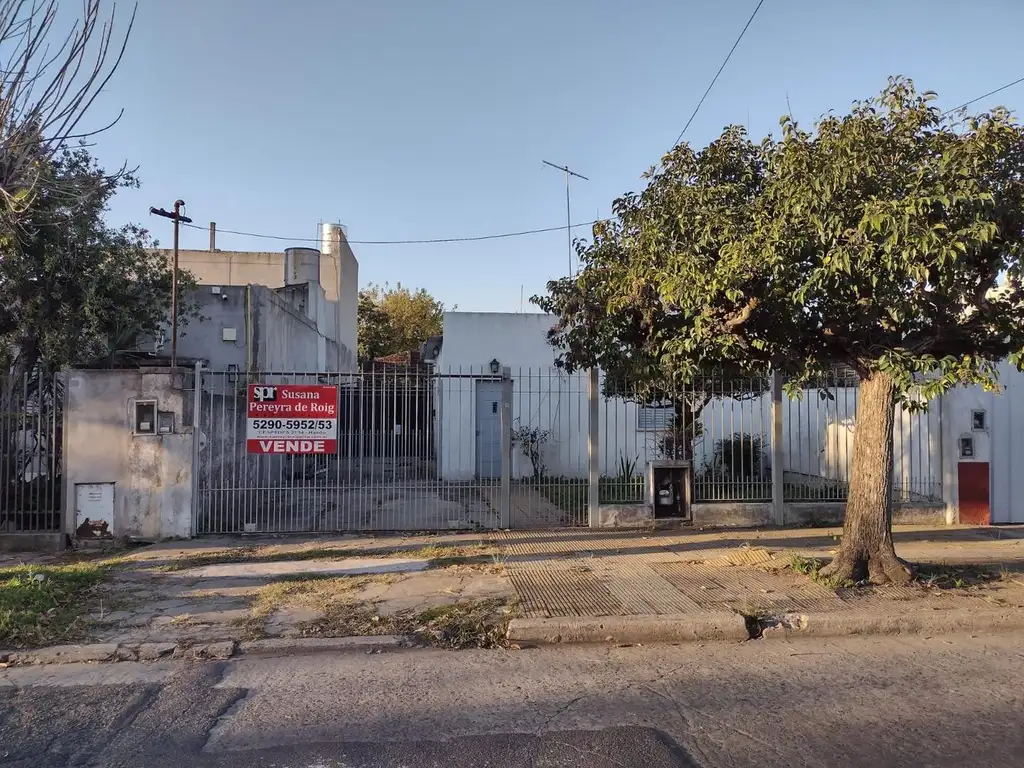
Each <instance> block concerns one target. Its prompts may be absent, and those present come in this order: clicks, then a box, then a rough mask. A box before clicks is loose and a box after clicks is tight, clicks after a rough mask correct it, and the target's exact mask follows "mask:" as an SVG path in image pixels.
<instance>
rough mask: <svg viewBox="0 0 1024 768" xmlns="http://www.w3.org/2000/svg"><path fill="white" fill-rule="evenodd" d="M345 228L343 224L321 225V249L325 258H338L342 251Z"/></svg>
mask: <svg viewBox="0 0 1024 768" xmlns="http://www.w3.org/2000/svg"><path fill="white" fill-rule="evenodd" d="M344 235H345V228H344V227H342V226H341V224H329V223H328V224H321V225H320V249H321V250H322V251H323V252H324V255H325V256H338V254H339V253H340V251H341V239H342V237H343V236H344Z"/></svg>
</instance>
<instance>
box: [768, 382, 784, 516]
mask: <svg viewBox="0 0 1024 768" xmlns="http://www.w3.org/2000/svg"><path fill="white" fill-rule="evenodd" d="M771 388H772V519H773V520H774V521H775V524H776V525H785V523H786V503H785V496H784V495H783V490H784V485H785V472H784V469H785V457H784V456H783V436H782V374H781V373H780V372H779V371H775V370H773V371H772V373H771Z"/></svg>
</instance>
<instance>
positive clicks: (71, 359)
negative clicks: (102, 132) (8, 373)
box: [0, 149, 194, 370]
mask: <svg viewBox="0 0 1024 768" xmlns="http://www.w3.org/2000/svg"><path fill="white" fill-rule="evenodd" d="M39 171H40V173H39V179H38V184H37V186H36V189H35V194H34V195H33V196H32V198H31V202H30V205H29V207H28V208H27V209H26V210H25V212H24V216H23V217H22V220H21V225H20V227H19V230H18V231H17V232H14V233H5V235H6V236H5V237H3V238H2V239H0V256H2V258H0V347H2V349H0V352H2V353H5V354H6V356H7V359H6V360H5V361H4V362H5V363H7V364H11V363H12V362H13V361H12V359H11V358H12V357H17V358H18V364H19V365H20V366H21V368H22V369H23V370H31V369H32V367H33V366H34V365H35V364H36V363H37V362H40V361H42V362H44V363H46V364H48V365H49V366H51V367H52V368H56V369H59V368H61V367H63V366H68V365H105V364H108V363H109V362H110V360H111V358H112V357H113V355H114V354H116V353H117V352H121V351H129V350H133V349H137V348H138V344H139V342H140V341H142V340H144V339H145V337H147V336H149V337H151V336H152V334H155V333H156V332H157V331H158V330H159V329H160V328H161V327H162V325H163V324H164V322H165V321H166V319H167V314H168V311H169V308H170V293H171V291H170V289H171V270H170V268H169V266H168V264H167V261H166V259H165V258H164V257H163V256H161V255H159V254H157V253H154V252H153V251H152V250H151V248H150V246H151V245H152V242H151V240H150V238H149V235H148V233H147V232H146V230H145V229H142V228H141V227H138V226H135V225H126V226H123V227H111V226H108V225H107V223H106V222H105V221H104V214H105V213H106V211H107V206H108V203H109V200H110V198H111V197H112V196H113V195H114V194H115V193H116V191H117V190H118V189H121V188H125V187H129V188H131V187H137V186H138V180H137V179H136V178H135V177H134V175H133V174H131V173H121V174H116V175H114V176H110V175H108V174H106V173H105V172H104V171H103V169H102V168H100V167H99V166H98V165H97V164H96V162H95V160H94V159H93V158H92V157H91V156H90V155H89V153H88V152H87V151H86V150H85V149H76V150H73V151H65V152H62V153H60V154H58V155H57V157H56V158H54V159H53V160H51V161H47V162H46V163H45V165H43V166H41V167H40V169H39ZM179 285H180V286H181V288H182V292H183V293H186V292H187V291H188V289H189V287H190V286H191V285H192V279H191V276H190V275H189V274H188V273H184V274H180V275H179ZM193 313H194V307H192V306H191V305H190V304H187V303H183V304H182V306H181V308H180V314H179V319H181V320H187V319H188V318H189V317H190V316H191V314H193Z"/></svg>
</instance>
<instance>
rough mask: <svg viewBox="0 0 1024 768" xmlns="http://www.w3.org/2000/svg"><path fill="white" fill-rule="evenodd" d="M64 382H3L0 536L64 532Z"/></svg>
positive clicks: (35, 376)
mask: <svg viewBox="0 0 1024 768" xmlns="http://www.w3.org/2000/svg"><path fill="white" fill-rule="evenodd" d="M64 395H65V386H64V380H63V378H62V377H61V375H60V374H54V373H47V372H43V371H36V372H34V373H30V374H26V375H24V376H17V377H10V376H9V377H4V378H0V532H2V533H21V532H42V531H60V530H61V502H62V495H61V474H62V468H63V459H62V454H63V421H64Z"/></svg>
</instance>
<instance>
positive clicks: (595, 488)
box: [587, 368, 601, 528]
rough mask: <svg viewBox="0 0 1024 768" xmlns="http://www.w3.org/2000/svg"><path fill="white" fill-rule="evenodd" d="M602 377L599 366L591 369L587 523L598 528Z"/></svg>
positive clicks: (588, 396)
mask: <svg viewBox="0 0 1024 768" xmlns="http://www.w3.org/2000/svg"><path fill="white" fill-rule="evenodd" d="M600 384H601V382H600V378H599V373H598V370H597V368H591V369H590V378H589V386H588V387H587V399H588V403H587V405H588V408H587V411H588V416H589V418H588V422H589V423H588V425H587V525H588V526H590V527H591V528H597V527H598V524H599V523H600V511H599V507H600V504H601V443H600V434H599V431H598V430H599V425H598V422H599V420H600V419H599V415H598V404H599V402H600V401H599V398H600Z"/></svg>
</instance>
